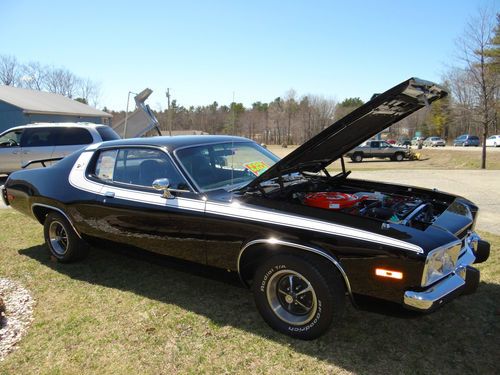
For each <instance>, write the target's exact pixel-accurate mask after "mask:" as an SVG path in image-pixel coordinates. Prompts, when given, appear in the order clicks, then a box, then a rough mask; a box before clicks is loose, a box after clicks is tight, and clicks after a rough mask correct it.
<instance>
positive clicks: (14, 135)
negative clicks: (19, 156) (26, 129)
mask: <svg viewBox="0 0 500 375" xmlns="http://www.w3.org/2000/svg"><path fill="white" fill-rule="evenodd" d="M22 134H23V130H22V129H19V130H14V131H11V132H8V133H5V134H4V135H2V136H1V137H0V147H16V146H19V145H20V144H21V136H22Z"/></svg>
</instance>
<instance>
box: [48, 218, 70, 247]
mask: <svg viewBox="0 0 500 375" xmlns="http://www.w3.org/2000/svg"><path fill="white" fill-rule="evenodd" d="M49 240H50V247H52V250H53V251H54V252H55V253H56V254H57V255H64V254H65V253H66V251H68V244H69V242H68V234H67V233H66V229H64V226H63V225H62V224H61V223H60V222H58V221H53V222H51V223H50V227H49Z"/></svg>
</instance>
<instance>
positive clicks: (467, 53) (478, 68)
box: [457, 9, 497, 169]
mask: <svg viewBox="0 0 500 375" xmlns="http://www.w3.org/2000/svg"><path fill="white" fill-rule="evenodd" d="M494 26H495V25H494V14H493V13H492V12H489V11H488V10H486V9H480V10H479V11H478V14H477V16H476V17H474V18H472V19H471V20H470V21H469V23H468V24H467V27H466V29H465V31H464V34H463V35H462V37H461V38H459V40H458V41H457V44H458V47H459V50H460V56H459V59H460V60H461V61H462V62H463V63H465V66H466V69H467V71H468V72H469V74H470V77H471V83H472V88H473V90H474V93H475V98H476V103H475V105H476V106H477V109H478V112H479V114H480V123H481V127H482V138H483V150H482V158H481V168H482V169H484V168H486V138H487V137H488V127H489V125H490V123H491V122H492V120H493V119H494V112H495V101H494V94H495V92H496V87H497V74H496V73H495V72H494V71H493V69H492V68H491V65H490V64H489V63H488V56H487V51H488V50H489V49H490V47H491V40H492V36H493V30H494Z"/></svg>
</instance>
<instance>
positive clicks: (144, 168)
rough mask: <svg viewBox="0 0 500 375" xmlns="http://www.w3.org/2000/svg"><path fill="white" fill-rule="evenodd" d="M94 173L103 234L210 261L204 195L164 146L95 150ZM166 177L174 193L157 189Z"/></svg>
mask: <svg viewBox="0 0 500 375" xmlns="http://www.w3.org/2000/svg"><path fill="white" fill-rule="evenodd" d="M95 157H96V160H95V169H94V171H91V173H90V176H89V178H90V179H93V180H94V181H98V182H100V183H101V184H102V190H101V192H100V194H99V195H98V198H97V200H98V205H97V207H96V210H95V212H94V213H93V214H94V215H95V218H94V219H95V220H94V222H95V223H96V228H95V229H96V233H97V235H98V236H99V237H102V238H106V239H109V240H112V241H114V242H118V243H123V244H127V245H132V246H135V247H139V248H142V249H145V250H149V251H153V252H156V253H160V254H163V255H168V256H173V257H176V258H181V259H186V260H190V261H194V262H198V263H203V264H204V263H206V248H205V238H204V225H203V217H204V211H205V200H203V199H202V197H201V196H200V195H198V194H196V193H195V192H194V190H193V189H192V188H191V187H190V186H189V185H188V183H187V182H186V180H185V179H184V177H183V176H182V175H181V173H180V172H179V170H178V169H177V167H176V166H175V165H174V164H173V162H172V160H171V158H170V156H169V155H168V154H167V153H166V152H165V151H164V150H161V149H158V148H150V147H124V148H117V149H108V150H103V151H100V152H99V153H98V155H96V156H95ZM160 178H167V179H168V180H169V181H170V187H171V191H172V196H171V197H170V198H164V197H163V196H162V195H163V193H162V192H160V191H156V190H155V189H153V187H152V184H153V181H155V180H157V179H160Z"/></svg>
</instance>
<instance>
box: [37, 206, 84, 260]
mask: <svg viewBox="0 0 500 375" xmlns="http://www.w3.org/2000/svg"><path fill="white" fill-rule="evenodd" d="M43 232H44V236H45V243H46V244H47V247H48V248H49V250H50V254H51V255H52V256H54V257H55V258H56V259H57V260H58V261H59V262H61V263H70V262H75V261H78V260H81V259H83V258H85V257H86V256H87V253H88V251H89V245H88V244H87V243H86V242H85V241H83V240H82V239H81V238H79V237H78V234H77V233H76V232H75V230H74V229H73V227H72V226H71V224H70V223H69V222H68V220H66V218H65V217H64V216H63V215H61V214H60V213H58V212H50V213H49V214H48V215H47V217H46V218H45V222H44V228H43Z"/></svg>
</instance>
